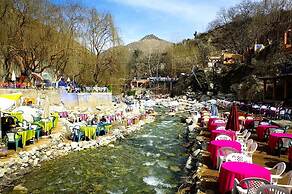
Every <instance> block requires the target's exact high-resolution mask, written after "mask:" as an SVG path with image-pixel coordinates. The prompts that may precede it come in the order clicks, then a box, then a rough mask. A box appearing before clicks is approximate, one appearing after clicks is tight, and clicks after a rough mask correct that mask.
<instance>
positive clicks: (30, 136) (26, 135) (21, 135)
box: [16, 130, 35, 147]
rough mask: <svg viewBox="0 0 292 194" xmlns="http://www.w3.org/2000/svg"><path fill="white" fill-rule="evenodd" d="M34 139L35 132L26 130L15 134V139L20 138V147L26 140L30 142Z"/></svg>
mask: <svg viewBox="0 0 292 194" xmlns="http://www.w3.org/2000/svg"><path fill="white" fill-rule="evenodd" d="M34 137H35V130H26V131H20V132H17V133H16V139H19V138H21V141H22V146H23V147H24V146H25V144H26V142H27V141H28V140H31V139H33V138H34Z"/></svg>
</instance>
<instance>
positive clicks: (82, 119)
mask: <svg viewBox="0 0 292 194" xmlns="http://www.w3.org/2000/svg"><path fill="white" fill-rule="evenodd" d="M79 118H80V120H81V121H87V119H88V115H87V114H79Z"/></svg>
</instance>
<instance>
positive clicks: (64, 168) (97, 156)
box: [18, 113, 187, 194]
mask: <svg viewBox="0 0 292 194" xmlns="http://www.w3.org/2000/svg"><path fill="white" fill-rule="evenodd" d="M183 133H184V125H183V124H182V123H180V118H179V117H172V116H168V115H167V114H164V113H162V114H161V115H160V116H157V118H156V120H155V122H153V123H150V124H146V125H144V127H143V128H142V129H141V130H140V131H139V132H136V133H135V134H133V135H131V136H130V137H128V138H127V139H124V140H122V141H119V142H116V143H115V144H114V147H101V148H98V149H91V150H85V151H80V152H74V153H71V154H69V155H67V156H65V157H62V158H59V159H56V160H52V161H48V162H46V163H44V164H43V165H42V166H41V167H40V168H36V169H34V170H33V171H32V172H31V173H29V174H27V175H25V176H24V177H23V178H21V179H20V182H19V183H21V184H22V185H23V186H25V187H26V188H28V190H29V192H30V193H42V194H43V193H110V194H111V193H116V194H119V193H133V194H137V193H175V192H176V191H177V188H178V186H179V183H180V182H181V180H180V178H181V177H182V176H183V175H184V173H183V171H184V170H183V167H184V164H185V162H186V157H187V155H186V154H185V150H184V148H183V147H182V146H181V145H182V143H183V141H184V140H183V138H182V136H183ZM19 183H18V184H19Z"/></svg>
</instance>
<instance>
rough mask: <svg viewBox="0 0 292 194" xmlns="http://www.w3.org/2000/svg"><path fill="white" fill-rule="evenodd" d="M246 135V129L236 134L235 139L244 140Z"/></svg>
mask: <svg viewBox="0 0 292 194" xmlns="http://www.w3.org/2000/svg"><path fill="white" fill-rule="evenodd" d="M247 133H248V130H247V129H245V130H244V131H243V132H241V133H240V132H236V137H237V139H238V138H239V139H241V138H244V137H245V136H246V134H247Z"/></svg>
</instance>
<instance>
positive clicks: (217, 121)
mask: <svg viewBox="0 0 292 194" xmlns="http://www.w3.org/2000/svg"><path fill="white" fill-rule="evenodd" d="M213 123H225V121H223V120H215V121H213Z"/></svg>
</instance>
